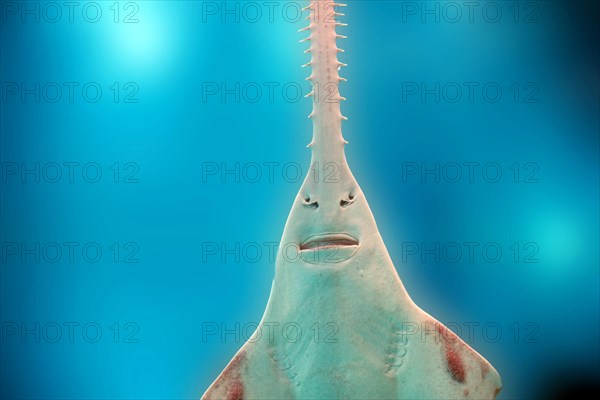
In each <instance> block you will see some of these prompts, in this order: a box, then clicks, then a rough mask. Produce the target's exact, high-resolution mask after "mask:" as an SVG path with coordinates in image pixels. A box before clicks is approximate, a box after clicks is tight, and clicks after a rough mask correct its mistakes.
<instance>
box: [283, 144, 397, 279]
mask: <svg viewBox="0 0 600 400" xmlns="http://www.w3.org/2000/svg"><path fill="white" fill-rule="evenodd" d="M330 153H331V152H330ZM317 155H318V154H317ZM317 155H316V154H314V153H313V159H312V161H311V164H310V169H309V170H308V173H307V175H306V178H305V180H304V182H303V184H302V187H301V188H300V190H299V192H298V194H297V196H296V198H295V200H294V203H293V205H292V209H291V211H290V214H289V217H288V221H287V223H286V227H285V230H284V233H283V237H282V241H281V246H280V249H281V251H280V253H279V259H278V260H277V261H278V267H285V268H287V267H290V268H294V267H296V268H321V269H333V270H339V269H343V268H345V267H347V266H348V265H351V264H352V263H353V262H358V260H361V259H363V257H362V256H363V255H365V254H372V253H373V252H374V251H375V249H381V248H382V247H381V246H383V242H382V241H381V237H380V236H379V233H378V229H377V224H376V223H375V218H374V217H373V214H372V213H371V210H370V208H369V205H368V204H367V200H366V198H365V196H364V193H363V192H362V190H361V188H360V186H359V185H358V182H357V181H356V179H355V178H354V176H353V175H352V172H351V171H350V168H349V166H348V163H347V162H346V158H345V156H344V154H343V150H341V153H339V154H338V156H337V157H327V158H325V157H317ZM386 253H387V252H386Z"/></svg>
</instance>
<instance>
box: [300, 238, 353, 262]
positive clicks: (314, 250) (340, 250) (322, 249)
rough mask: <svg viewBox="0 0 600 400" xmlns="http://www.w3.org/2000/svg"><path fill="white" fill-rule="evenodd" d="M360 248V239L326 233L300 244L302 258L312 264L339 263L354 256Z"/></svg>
mask: <svg viewBox="0 0 600 400" xmlns="http://www.w3.org/2000/svg"><path fill="white" fill-rule="evenodd" d="M358 246H359V242H358V239H357V238H355V237H353V236H350V235H348V234H346V233H325V234H320V235H315V236H311V237H310V238H308V239H307V240H306V241H304V242H303V243H302V244H300V257H301V258H302V259H303V260H304V261H306V262H308V263H311V264H327V263H339V262H342V261H346V260H348V259H350V258H351V257H352V256H354V254H356V252H357V250H358Z"/></svg>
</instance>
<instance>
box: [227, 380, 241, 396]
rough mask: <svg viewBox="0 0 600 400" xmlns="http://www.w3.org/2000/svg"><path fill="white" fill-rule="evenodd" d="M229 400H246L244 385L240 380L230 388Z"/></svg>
mask: <svg viewBox="0 0 600 400" xmlns="http://www.w3.org/2000/svg"><path fill="white" fill-rule="evenodd" d="M227 400H244V385H242V382H240V380H239V379H238V380H236V381H234V382H233V383H232V385H231V386H230V388H229V394H228V396H227Z"/></svg>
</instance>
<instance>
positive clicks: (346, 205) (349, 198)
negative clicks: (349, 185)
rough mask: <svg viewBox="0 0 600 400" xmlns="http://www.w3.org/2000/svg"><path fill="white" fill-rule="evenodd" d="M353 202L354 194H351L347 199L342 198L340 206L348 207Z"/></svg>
mask: <svg viewBox="0 0 600 400" xmlns="http://www.w3.org/2000/svg"><path fill="white" fill-rule="evenodd" d="M352 203H354V195H353V194H349V195H348V199H347V200H345V199H342V200H340V206H341V207H342V208H346V207H348V206H350V205H352Z"/></svg>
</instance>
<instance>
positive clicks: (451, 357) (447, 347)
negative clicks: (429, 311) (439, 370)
mask: <svg viewBox="0 0 600 400" xmlns="http://www.w3.org/2000/svg"><path fill="white" fill-rule="evenodd" d="M437 330H438V332H439V333H440V335H441V337H442V341H443V342H444V352H445V354H446V365H447V368H448V372H449V373H450V375H451V376H452V379H454V380H455V381H457V382H460V383H464V382H465V380H466V378H467V371H466V369H465V364H464V363H463V360H462V358H461V357H460V354H458V352H457V350H456V341H457V340H458V337H457V336H456V335H455V334H454V333H453V332H450V331H449V330H448V328H446V327H445V326H444V325H442V324H439V323H438V324H437Z"/></svg>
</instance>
